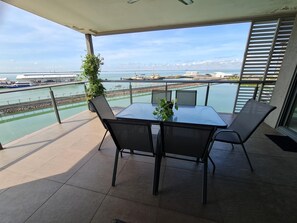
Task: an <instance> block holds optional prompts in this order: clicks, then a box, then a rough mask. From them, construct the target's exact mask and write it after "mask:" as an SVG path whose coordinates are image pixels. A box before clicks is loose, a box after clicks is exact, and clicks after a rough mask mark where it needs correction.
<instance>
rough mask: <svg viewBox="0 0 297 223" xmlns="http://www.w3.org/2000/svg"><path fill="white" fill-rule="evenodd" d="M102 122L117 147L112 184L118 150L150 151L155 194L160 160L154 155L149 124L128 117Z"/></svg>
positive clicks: (114, 177)
mask: <svg viewBox="0 0 297 223" xmlns="http://www.w3.org/2000/svg"><path fill="white" fill-rule="evenodd" d="M104 122H105V124H106V126H107V128H108V130H109V132H110V134H111V137H112V139H113V141H114V143H115V145H116V147H117V149H116V155H115V162H114V170H113V178H112V186H115V181H116V174H117V165H118V158H119V153H120V152H122V151H123V150H124V149H129V150H130V151H131V153H133V154H136V155H146V154H140V153H135V152H134V151H140V152H145V153H150V154H151V156H153V157H155V168H154V182H153V194H154V195H156V194H157V190H156V188H157V185H158V184H159V174H160V162H159V161H158V160H159V157H158V156H157V155H156V152H155V148H154V143H153V136H152V131H151V124H150V123H149V122H145V121H138V120H128V119H125V120H120V119H116V120H114V119H104Z"/></svg>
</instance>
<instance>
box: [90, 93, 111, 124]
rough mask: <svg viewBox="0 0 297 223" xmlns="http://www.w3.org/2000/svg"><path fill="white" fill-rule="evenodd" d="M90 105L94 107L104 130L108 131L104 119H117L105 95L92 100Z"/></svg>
mask: <svg viewBox="0 0 297 223" xmlns="http://www.w3.org/2000/svg"><path fill="white" fill-rule="evenodd" d="M90 103H91V104H92V105H93V107H94V109H95V111H96V113H97V115H98V117H99V118H100V120H101V122H102V124H103V126H104V128H105V129H107V127H106V125H105V123H104V122H103V119H115V116H114V114H113V112H112V110H111V108H110V106H109V104H108V102H107V100H106V98H105V97H104V96H103V95H101V96H97V97H95V98H93V99H91V100H90Z"/></svg>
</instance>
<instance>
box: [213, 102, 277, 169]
mask: <svg viewBox="0 0 297 223" xmlns="http://www.w3.org/2000/svg"><path fill="white" fill-rule="evenodd" d="M274 109H276V107H275V106H271V105H268V104H264V103H261V102H257V101H255V100H253V99H250V100H248V101H247V103H246V104H245V105H244V106H243V108H242V109H241V111H240V112H239V113H238V115H237V116H236V118H235V119H234V120H233V122H232V123H231V124H230V126H229V127H228V128H227V129H221V130H218V131H217V132H216V133H215V135H214V137H213V140H214V141H220V142H226V143H231V144H232V149H234V146H233V144H240V145H241V147H242V149H243V151H244V154H245V156H246V158H247V161H248V163H249V166H250V169H251V171H252V172H253V170H254V169H253V167H252V164H251V161H250V159H249V156H248V154H247V152H246V149H245V147H244V143H245V142H246V141H247V140H248V139H249V137H250V136H251V135H252V134H253V132H254V131H255V130H256V129H257V128H258V126H259V125H260V124H261V123H262V122H263V121H264V119H265V118H266V117H267V116H268V115H269V114H270V112H272V111H273V110H274Z"/></svg>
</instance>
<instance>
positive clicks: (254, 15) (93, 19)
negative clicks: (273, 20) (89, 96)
mask: <svg viewBox="0 0 297 223" xmlns="http://www.w3.org/2000/svg"><path fill="white" fill-rule="evenodd" d="M2 1H3V2H6V3H8V4H11V5H14V6H16V7H18V8H21V9H24V10H26V11H28V12H31V13H33V14H36V15H39V16H41V17H43V18H46V19H48V20H51V21H53V22H56V23H59V24H61V25H64V26H66V27H69V28H71V29H74V30H76V31H79V32H81V33H84V34H92V35H95V36H97V35H108V34H118V33H128V32H140V31H149V30H160V29H170V28H180V27H193V26H201V25H211V24H221V23H229V22H239V21H249V20H252V19H262V18H269V17H274V16H286V15H295V14H296V13H297V0H193V2H194V3H193V4H190V5H185V4H183V3H182V2H181V1H179V0H2ZM130 1H131V2H134V3H132V4H130V3H128V2H130Z"/></svg>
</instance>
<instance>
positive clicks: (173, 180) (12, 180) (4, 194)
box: [0, 111, 297, 223]
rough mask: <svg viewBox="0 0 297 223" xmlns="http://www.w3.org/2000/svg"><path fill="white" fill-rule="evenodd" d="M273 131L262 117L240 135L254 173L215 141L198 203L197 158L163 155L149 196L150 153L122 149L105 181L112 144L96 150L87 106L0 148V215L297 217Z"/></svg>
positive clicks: (294, 174)
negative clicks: (204, 189) (205, 197)
mask: <svg viewBox="0 0 297 223" xmlns="http://www.w3.org/2000/svg"><path fill="white" fill-rule="evenodd" d="M224 117H225V118H227V119H228V116H224ZM271 132H274V130H273V129H271V128H269V127H268V126H267V125H265V124H263V125H262V126H260V128H259V129H258V130H257V132H256V133H255V134H254V135H253V136H252V137H251V139H250V140H249V141H248V142H247V143H246V147H247V151H248V153H249V156H250V158H251V161H252V163H253V166H254V168H255V172H254V173H251V172H250V170H249V166H248V163H247V161H246V159H245V157H244V154H243V153H242V150H241V149H240V148H239V147H235V149H234V150H233V151H232V150H231V148H230V146H229V145H225V144H222V143H216V144H215V146H214V148H213V150H212V154H211V156H212V158H213V160H214V161H215V163H216V165H217V170H216V173H215V175H212V174H209V184H208V204H207V205H205V206H203V205H202V204H201V196H202V192H201V177H202V174H201V172H202V171H201V170H202V169H201V166H197V165H196V164H195V163H189V162H185V161H176V160H170V159H165V160H163V164H162V169H161V178H160V188H159V189H160V192H159V195H158V196H153V195H152V176H153V168H154V165H153V158H150V157H139V156H134V157H133V156H131V155H128V154H125V155H124V158H122V159H120V161H119V168H118V176H117V182H116V187H111V175H112V170H113V162H114V153H115V146H114V144H113V142H112V140H111V138H110V137H109V136H108V137H107V139H106V141H104V143H103V146H102V150H101V151H97V146H98V144H99V142H100V140H101V137H102V136H103V133H104V129H103V127H102V125H101V123H100V121H99V119H98V118H97V117H96V116H95V114H93V113H90V112H88V111H86V112H83V113H81V114H79V115H77V116H75V117H72V118H70V119H68V120H66V121H64V122H63V124H62V125H58V124H57V125H53V126H51V127H48V128H46V129H43V130H41V131H39V132H36V133H34V134H32V135H29V136H27V137H25V138H22V139H20V140H18V141H14V142H12V143H10V144H7V145H5V147H6V149H5V150H2V151H0V170H1V172H0V222H1V223H4V222H13V223H17V222H30V223H31V222H38V223H40V222H42V223H44V222H63V223H64V222H71V223H73V222H79V223H82V222H112V220H113V219H121V220H123V221H125V222H170V223H172V222H181V223H185V222H195V223H196V222H236V223H238V222H253V223H255V222H297V205H296V203H297V154H296V153H291V152H284V151H282V150H281V149H280V148H278V147H277V146H276V145H275V144H274V143H273V142H272V141H270V140H269V139H268V138H267V137H266V136H265V135H264V133H271ZM210 170H211V165H210Z"/></svg>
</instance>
